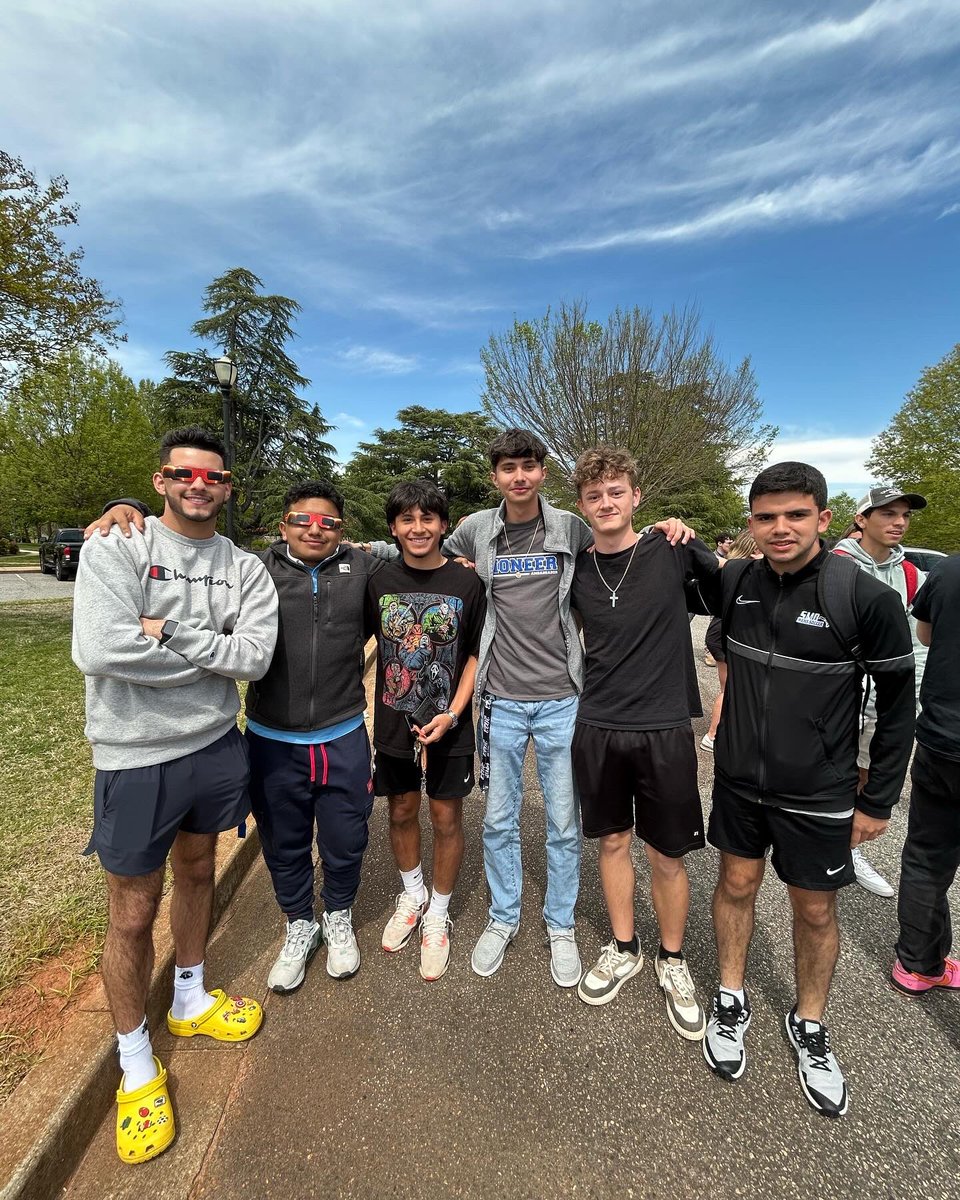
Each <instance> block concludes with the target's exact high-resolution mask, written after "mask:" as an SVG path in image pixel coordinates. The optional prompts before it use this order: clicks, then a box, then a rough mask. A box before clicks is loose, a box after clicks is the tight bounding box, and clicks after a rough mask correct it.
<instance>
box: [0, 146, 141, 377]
mask: <svg viewBox="0 0 960 1200" xmlns="http://www.w3.org/2000/svg"><path fill="white" fill-rule="evenodd" d="M67 193H68V186H67V181H66V179H64V177H63V176H62V175H58V176H56V177H55V178H53V179H51V180H50V182H49V183H48V184H47V185H46V186H43V185H41V184H40V183H38V181H37V177H36V175H35V174H34V173H33V171H31V170H29V169H28V168H27V167H26V166H25V165H24V164H23V162H22V161H21V160H20V159H19V158H14V157H13V155H11V154H8V153H6V151H4V150H0V390H4V389H6V388H8V387H10V386H11V385H12V384H13V383H15V382H16V381H17V380H18V379H20V378H22V377H23V375H24V374H25V373H28V372H30V371H35V370H42V369H43V368H44V367H45V366H46V364H48V363H49V362H51V361H52V360H53V359H55V358H57V357H58V356H59V355H61V354H63V353H64V352H65V351H67V350H71V349H79V348H84V349H88V350H92V351H95V352H102V348H103V346H104V345H108V346H109V345H115V344H116V343H117V342H118V341H123V340H124V338H123V336H122V335H121V334H120V333H119V332H118V327H119V324H120V315H119V314H120V304H119V301H117V300H111V299H110V298H109V297H108V296H107V295H106V294H105V293H104V291H103V287H102V285H101V284H100V283H99V282H98V281H97V280H96V279H91V278H89V277H88V276H86V275H84V274H83V271H82V269H81V268H82V263H83V250H82V248H79V247H78V248H77V249H75V250H68V249H67V248H66V246H65V245H64V244H63V241H62V238H61V233H60V231H61V230H64V229H68V228H69V227H71V226H73V225H76V223H77V211H78V210H77V206H76V205H75V204H70V203H68V201H67Z"/></svg>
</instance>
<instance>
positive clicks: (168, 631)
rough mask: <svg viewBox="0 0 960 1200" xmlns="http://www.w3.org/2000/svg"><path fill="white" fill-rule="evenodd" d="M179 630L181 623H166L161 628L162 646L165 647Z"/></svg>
mask: <svg viewBox="0 0 960 1200" xmlns="http://www.w3.org/2000/svg"><path fill="white" fill-rule="evenodd" d="M179 628H180V622H179V621H164V623H163V624H162V625H161V626H160V645H161V646H165V645H166V644H167V642H169V641H170V639H171V638H172V637H173V635H174V634H175V633H176V632H177V630H178V629H179Z"/></svg>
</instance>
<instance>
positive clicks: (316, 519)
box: [283, 512, 343, 529]
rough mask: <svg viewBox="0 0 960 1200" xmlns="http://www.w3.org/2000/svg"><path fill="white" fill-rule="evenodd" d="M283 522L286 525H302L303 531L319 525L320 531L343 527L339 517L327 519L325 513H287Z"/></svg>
mask: <svg viewBox="0 0 960 1200" xmlns="http://www.w3.org/2000/svg"><path fill="white" fill-rule="evenodd" d="M283 520H284V523H285V524H287V525H302V526H303V527H304V528H305V529H309V528H310V526H311V525H319V526H320V528H321V529H340V528H341V527H342V526H343V521H342V520H341V519H340V518H339V517H328V516H327V514H326V513H312V512H288V513H287V515H286V516H285V517H284V518H283Z"/></svg>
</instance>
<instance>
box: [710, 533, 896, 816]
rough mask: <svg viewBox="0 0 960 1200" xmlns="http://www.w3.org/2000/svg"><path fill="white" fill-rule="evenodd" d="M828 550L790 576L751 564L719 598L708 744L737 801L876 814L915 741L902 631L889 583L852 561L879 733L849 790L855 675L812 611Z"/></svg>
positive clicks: (855, 726)
mask: <svg viewBox="0 0 960 1200" xmlns="http://www.w3.org/2000/svg"><path fill="white" fill-rule="evenodd" d="M826 553H827V551H826V550H825V549H823V547H822V546H821V550H820V553H819V554H818V555H817V557H816V558H815V559H814V560H813V561H812V562H810V563H808V564H807V565H806V566H805V567H803V568H801V569H800V570H799V571H797V572H796V573H795V574H784V575H778V574H777V573H776V572H775V571H773V570H771V569H770V567H769V566H768V565H767V562H766V560H758V561H756V562H753V563H751V564H750V566H749V567H747V568H746V570H745V571H744V572H743V574H742V575H741V576H740V579H739V581H738V584H737V587H736V592H737V595H736V597H735V598H733V599H732V601H731V602H730V603H729V604H728V603H727V601H726V599H725V602H724V608H725V611H726V613H727V616H726V617H725V625H726V628H725V634H726V645H727V671H728V675H727V687H726V692H725V695H724V701H723V716H722V718H721V721H720V729H719V732H718V734H717V741H716V746H715V748H714V754H715V759H716V775H717V780H718V781H719V782H721V783H722V784H723V785H725V786H726V787H727V788H729V789H730V790H731V791H733V792H734V793H735V794H736V795H738V796H741V797H742V798H743V799H745V800H753V801H759V802H760V803H762V804H771V805H774V806H777V807H781V808H800V809H803V810H805V811H809V810H813V811H819V812H824V813H829V812H844V811H846V810H847V809H849V808H850V807H851V806H852V805H854V804H855V806H856V807H857V808H859V809H860V810H861V811H863V812H864V813H866V814H867V815H868V816H872V817H876V818H878V819H881V820H883V819H886V818H887V817H889V815H890V810H891V809H892V807H893V805H894V804H896V802H897V800H898V799H899V798H900V791H901V789H902V787H903V780H904V776H905V775H906V771H907V762H908V760H909V758H910V749H911V746H912V744H913V727H914V717H915V713H914V665H913V648H912V643H911V640H910V629H909V626H908V625H907V618H906V614H905V613H904V610H903V602H902V601H901V600H900V597H899V596H898V595H897V593H896V592H895V591H894V590H893V589H891V588H889V587H886V586H885V585H884V584H882V583H880V582H879V581H878V580H876V579H873V578H872V577H871V576H869V575H868V574H867V573H866V572H864V571H861V572H860V573H859V575H858V577H857V580H856V590H855V592H854V600H855V604H856V609H857V625H858V631H859V643H860V649H861V651H862V655H863V658H864V659H865V660H866V662H867V665H868V668H869V671H870V674H871V676H872V678H873V686H874V689H875V692H876V702H877V732H876V735H875V737H874V740H873V742H872V743H871V746H870V777H869V780H868V782H867V786H866V787H865V788H864V791H863V793H862V794H861V795H860V796H856V788H857V782H858V772H857V741H858V735H859V711H860V704H861V699H862V692H861V680H862V675H861V672H860V670H859V668H858V667H857V665H856V663H855V662H854V661H853V660H852V658H851V656H850V654H849V652H848V651H847V650H846V649H845V648H844V647H843V646H841V644H840V642H839V641H838V639H837V637H836V636H835V635H834V634H833V632H832V631H831V630H830V628H829V627H828V624H827V621H826V619H825V618H824V616H823V615H822V614H821V613H820V612H818V611H817V610H818V601H817V585H816V581H817V573H818V572H819V570H820V565H821V563H822V562H823V559H824V556H825V555H826ZM721 574H723V573H722V572H721ZM725 595H726V592H725Z"/></svg>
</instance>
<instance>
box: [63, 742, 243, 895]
mask: <svg viewBox="0 0 960 1200" xmlns="http://www.w3.org/2000/svg"><path fill="white" fill-rule="evenodd" d="M249 780H250V759H249V754H248V751H247V743H246V742H245V741H244V739H243V738H242V737H241V736H240V730H239V729H237V727H236V726H234V727H233V728H232V729H231V730H230V732H229V733H225V734H224V735H223V737H221V738H218V739H217V740H216V741H215V742H213V743H212V745H210V746H204V748H203V749H202V750H196V751H195V752H194V753H193V754H187V755H184V757H183V758H174V759H171V760H170V761H169V762H163V763H157V764H156V765H155V766H152V767H130V768H128V769H126V770H123V771H97V772H96V776H95V779H94V786H93V834H92V836H91V838H90V843H89V845H88V846H87V848H86V850H85V851H84V854H93V853H94V852H96V854H97V855H98V857H99V859H100V862H101V864H102V866H103V868H104V870H105V871H109V872H110V873H111V874H112V875H148V874H149V873H150V872H151V871H156V870H157V868H158V867H162V866H163V864H164V863H165V862H166V860H167V855H168V854H169V853H170V848H171V847H172V846H173V842H174V838H176V836H177V834H178V833H179V832H180V830H181V829H182V830H183V831H184V833H223V832H224V831H225V830H227V829H234V828H236V827H237V826H239V825H242V824H243V822H244V821H245V820H246V819H247V816H248V815H249V813H250V795H249V792H248V789H247V785H248V783H249Z"/></svg>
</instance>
